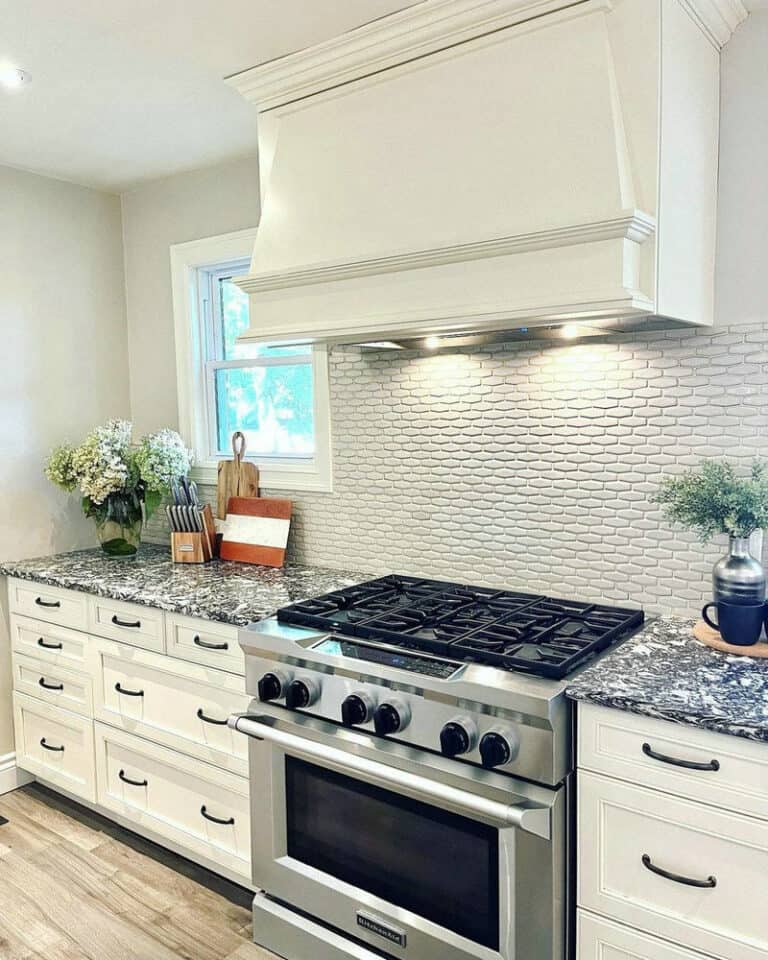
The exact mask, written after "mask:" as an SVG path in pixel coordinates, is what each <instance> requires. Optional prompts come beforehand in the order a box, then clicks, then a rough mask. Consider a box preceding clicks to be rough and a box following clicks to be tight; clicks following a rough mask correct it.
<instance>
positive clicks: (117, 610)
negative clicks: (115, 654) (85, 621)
mask: <svg viewBox="0 0 768 960" xmlns="http://www.w3.org/2000/svg"><path fill="white" fill-rule="evenodd" d="M89 601H90V602H89V605H88V612H89V630H90V631H91V633H95V634H96V635H97V636H99V637H108V638H109V639H110V640H120V641H121V642H122V643H130V644H131V645H132V646H134V647H143V648H144V649H145V650H154V651H155V652H156V653H164V652H165V614H164V613H163V611H162V610H157V609H155V608H154V607H142V606H141V605H140V604H138V603H123V602H122V601H120V600H103V599H102V598H101V597H89Z"/></svg>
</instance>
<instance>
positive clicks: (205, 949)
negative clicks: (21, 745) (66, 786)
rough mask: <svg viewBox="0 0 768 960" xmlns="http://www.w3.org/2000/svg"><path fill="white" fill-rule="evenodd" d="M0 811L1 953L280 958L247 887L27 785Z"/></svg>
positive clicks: (37, 959)
mask: <svg viewBox="0 0 768 960" xmlns="http://www.w3.org/2000/svg"><path fill="white" fill-rule="evenodd" d="M0 817H7V819H8V823H0V960H42V958H45V960H176V958H184V960H279V958H277V957H275V955H274V954H272V953H269V952H267V951H265V950H262V949H261V948H260V947H257V946H255V945H254V944H253V943H251V912H250V901H251V894H250V892H249V891H247V890H244V889H242V888H241V887H238V886H236V885H235V884H232V883H229V882H228V881H226V880H224V879H222V878H221V877H217V876H215V875H214V874H212V873H209V872H208V871H207V870H203V869H202V868H201V867H197V866H196V865H195V864H192V863H190V862H189V861H188V860H184V859H183V858H181V857H177V856H176V855H175V854H173V853H170V852H169V851H167V850H164V849H163V848H161V847H158V846H156V845H155V844H152V843H150V842H149V841H147V840H143V839H142V838H141V837H139V836H137V835H136V834H132V833H129V832H128V831H127V830H123V829H122V828H121V827H118V826H117V825H116V824H114V823H111V822H110V821H109V820H106V819H105V818H103V817H100V816H98V815H97V814H94V813H92V812H91V811H89V810H87V809H86V808H84V807H80V806H78V805H77V804H74V803H70V802H69V801H68V800H65V799H64V798H63V797H60V796H58V795H57V794H55V793H52V792H51V791H49V790H46V789H45V788H44V787H40V786H37V785H35V784H32V785H30V786H28V787H23V788H22V789H21V790H15V791H14V792H13V793H7V794H5V795H4V796H0Z"/></svg>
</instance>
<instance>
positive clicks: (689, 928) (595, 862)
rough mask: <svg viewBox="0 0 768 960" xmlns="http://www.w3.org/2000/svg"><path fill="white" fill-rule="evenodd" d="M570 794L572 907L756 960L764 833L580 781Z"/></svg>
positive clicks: (763, 924)
mask: <svg viewBox="0 0 768 960" xmlns="http://www.w3.org/2000/svg"><path fill="white" fill-rule="evenodd" d="M578 790H579V796H578V830H579V838H580V839H579V844H580V845H579V876H578V902H579V906H580V907H583V908H585V909H587V910H590V911H592V912H594V913H598V914H601V915H603V916H607V917H612V918H614V919H616V920H619V921H621V922H623V923H626V924H627V925H628V926H631V927H635V928H636V929H638V930H643V931H646V932H647V933H650V934H655V935H658V936H661V937H664V938H667V939H669V940H672V941H674V942H676V943H680V944H685V945H686V946H688V947H690V948H691V949H694V950H699V951H701V952H702V953H705V954H710V955H712V956H716V957H721V958H723V960H765V958H766V956H768V919H766V918H767V917H768V912H767V910H766V901H765V897H763V895H762V893H763V890H764V888H765V885H766V878H768V823H766V822H765V821H762V820H755V819H752V818H750V817H745V816H742V815H741V814H732V813H726V812H724V811H721V810H717V809H715V808H713V807H706V806H704V805H703V804H698V803H693V802H691V801H689V800H681V799H676V798H673V797H670V796H667V795H665V794H662V793H659V792H657V791H653V790H646V789H644V788H642V787H637V786H633V785H630V784H627V783H622V782H619V781H617V780H610V779H607V778H605V777H601V776H598V775H596V774H592V773H586V772H584V771H579V774H578ZM686 880H687V881H689V882H685V881H686ZM690 881H693V882H695V883H696V884H697V885H695V886H694V885H692V883H691V882H690Z"/></svg>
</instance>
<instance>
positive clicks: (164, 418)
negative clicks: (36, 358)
mask: <svg viewBox="0 0 768 960" xmlns="http://www.w3.org/2000/svg"><path fill="white" fill-rule="evenodd" d="M122 206H123V242H124V247H125V271H126V290H127V311H128V340H129V358H130V378H131V413H132V416H133V421H134V424H135V428H136V430H137V432H138V433H139V434H141V433H145V432H147V431H149V430H157V429H159V428H160V427H176V426H178V406H177V401H176V347H175V343H174V335H173V305H172V299H171V273H170V252H169V248H170V246H171V244H174V243H182V242H183V241H185V240H197V239H200V238H201V237H211V236H215V235H217V234H221V233H229V232H230V231H233V230H243V229H245V228H247V227H253V226H255V225H256V222H257V220H258V213H259V183H258V163H257V160H256V158H255V157H254V158H250V159H245V160H237V161H234V162H232V163H226V164H221V165H218V166H215V167H209V168H207V169H204V170H195V171H192V172H191V173H183V174H179V175H177V176H174V177H169V178H167V179H164V180H155V181H153V182H151V183H149V184H146V185H143V186H141V187H139V188H137V189H136V190H134V191H132V192H130V193H126V194H123V197H122Z"/></svg>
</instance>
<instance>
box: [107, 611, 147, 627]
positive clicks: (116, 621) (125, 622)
mask: <svg viewBox="0 0 768 960" xmlns="http://www.w3.org/2000/svg"><path fill="white" fill-rule="evenodd" d="M112 623H114V625H115V626H116V627H131V629H133V630H138V629H139V627H140V626H141V620H134V621H133V623H131V622H130V621H129V620H121V619H120V617H118V615H117V614H115V615H114V616H113V617H112Z"/></svg>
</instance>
